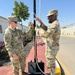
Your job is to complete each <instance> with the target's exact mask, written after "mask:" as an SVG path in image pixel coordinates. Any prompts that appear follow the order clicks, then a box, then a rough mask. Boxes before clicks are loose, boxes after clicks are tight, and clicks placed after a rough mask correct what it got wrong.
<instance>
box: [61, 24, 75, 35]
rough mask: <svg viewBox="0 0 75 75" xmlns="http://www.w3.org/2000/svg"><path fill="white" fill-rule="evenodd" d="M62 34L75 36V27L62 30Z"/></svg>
mask: <svg viewBox="0 0 75 75" xmlns="http://www.w3.org/2000/svg"><path fill="white" fill-rule="evenodd" d="M61 34H62V35H72V36H75V25H72V26H70V27H65V28H61Z"/></svg>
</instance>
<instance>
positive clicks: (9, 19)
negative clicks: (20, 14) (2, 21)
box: [8, 16, 17, 22]
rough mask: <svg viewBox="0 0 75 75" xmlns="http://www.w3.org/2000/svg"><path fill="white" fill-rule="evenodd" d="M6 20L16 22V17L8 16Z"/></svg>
mask: <svg viewBox="0 0 75 75" xmlns="http://www.w3.org/2000/svg"><path fill="white" fill-rule="evenodd" d="M8 21H12V22H17V17H16V16H9V17H8Z"/></svg>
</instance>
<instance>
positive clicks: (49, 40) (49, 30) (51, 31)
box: [41, 12, 61, 75]
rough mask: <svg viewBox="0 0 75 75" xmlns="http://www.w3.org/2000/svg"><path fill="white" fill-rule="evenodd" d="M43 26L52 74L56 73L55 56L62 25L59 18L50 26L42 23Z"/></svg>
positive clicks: (48, 62) (47, 58)
mask: <svg viewBox="0 0 75 75" xmlns="http://www.w3.org/2000/svg"><path fill="white" fill-rule="evenodd" d="M50 13H52V12H50ZM41 28H42V29H44V33H43V34H44V35H43V37H44V38H46V51H45V57H46V61H47V67H48V70H49V72H50V73H51V75H55V57H56V54H57V52H58V50H59V38H60V33H61V30H60V25H59V22H58V20H55V21H54V22H53V23H51V24H50V25H49V26H48V27H47V26H45V25H44V24H41Z"/></svg>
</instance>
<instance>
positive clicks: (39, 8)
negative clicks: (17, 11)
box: [0, 0, 75, 27]
mask: <svg viewBox="0 0 75 75" xmlns="http://www.w3.org/2000/svg"><path fill="white" fill-rule="evenodd" d="M16 1H18V2H20V1H22V2H24V4H25V5H27V6H28V7H29V13H30V17H29V19H28V20H26V21H23V24H24V25H26V26H27V25H28V23H29V22H30V21H32V22H33V20H34V19H33V0H16ZM13 8H14V0H0V16H2V17H5V18H8V16H10V15H11V13H13ZM51 9H57V10H58V20H59V23H60V26H61V27H62V26H66V25H70V24H74V23H75V0H36V17H39V18H40V19H41V20H42V22H43V23H44V24H45V25H47V26H48V25H49V24H48V20H47V16H46V15H47V14H48V11H49V10H51ZM36 23H37V22H36Z"/></svg>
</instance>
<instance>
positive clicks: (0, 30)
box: [0, 25, 2, 33]
mask: <svg viewBox="0 0 75 75" xmlns="http://www.w3.org/2000/svg"><path fill="white" fill-rule="evenodd" d="M0 33H2V26H1V25H0Z"/></svg>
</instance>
